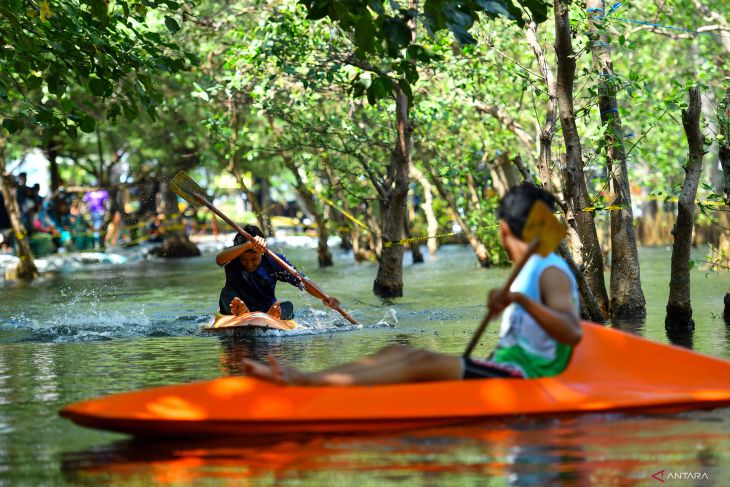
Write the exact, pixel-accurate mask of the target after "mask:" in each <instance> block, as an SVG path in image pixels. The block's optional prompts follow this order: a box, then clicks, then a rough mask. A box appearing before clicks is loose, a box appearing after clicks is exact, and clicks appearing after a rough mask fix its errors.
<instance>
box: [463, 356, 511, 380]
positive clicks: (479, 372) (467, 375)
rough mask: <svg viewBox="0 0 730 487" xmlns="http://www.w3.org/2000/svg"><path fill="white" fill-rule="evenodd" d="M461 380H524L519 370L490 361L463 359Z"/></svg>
mask: <svg viewBox="0 0 730 487" xmlns="http://www.w3.org/2000/svg"><path fill="white" fill-rule="evenodd" d="M461 360H462V365H463V369H462V370H463V371H464V372H463V373H462V377H461V378H462V379H524V378H525V376H524V375H522V372H520V370H519V369H516V368H514V367H510V366H509V365H506V364H500V363H497V362H493V361H491V360H479V359H471V358H463V359H461Z"/></svg>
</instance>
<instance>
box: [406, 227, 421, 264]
mask: <svg viewBox="0 0 730 487" xmlns="http://www.w3.org/2000/svg"><path fill="white" fill-rule="evenodd" d="M403 232H404V233H405V234H406V238H407V239H411V238H413V235H412V234H411V222H410V220H409V219H408V216H406V219H405V225H404V227H403ZM408 248H409V249H411V256H412V257H413V263H414V264H422V263H423V254H422V253H421V243H420V242H419V241H418V240H416V241H413V242H408Z"/></svg>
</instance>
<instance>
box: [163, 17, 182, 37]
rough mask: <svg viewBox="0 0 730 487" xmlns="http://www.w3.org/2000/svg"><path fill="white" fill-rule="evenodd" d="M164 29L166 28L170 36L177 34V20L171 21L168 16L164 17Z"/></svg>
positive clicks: (178, 28)
mask: <svg viewBox="0 0 730 487" xmlns="http://www.w3.org/2000/svg"><path fill="white" fill-rule="evenodd" d="M165 27H167V30H169V31H170V32H171V33H172V34H177V32H178V31H179V30H180V24H178V23H177V20H175V19H173V18H172V17H170V16H169V15H165Z"/></svg>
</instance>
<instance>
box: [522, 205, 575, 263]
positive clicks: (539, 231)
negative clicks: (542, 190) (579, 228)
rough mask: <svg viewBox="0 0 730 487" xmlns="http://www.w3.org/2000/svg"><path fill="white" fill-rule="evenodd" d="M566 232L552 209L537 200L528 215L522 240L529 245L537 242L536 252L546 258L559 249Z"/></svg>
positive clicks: (523, 228)
mask: <svg viewBox="0 0 730 487" xmlns="http://www.w3.org/2000/svg"><path fill="white" fill-rule="evenodd" d="M566 231H567V228H566V227H565V225H564V224H563V223H561V222H560V221H559V220H558V219H557V218H556V217H555V215H554V214H553V212H552V211H550V208H549V207H548V206H547V205H546V204H545V203H543V202H542V201H540V200H537V201H535V203H533V205H532V208H531V209H530V213H529V214H528V215H527V221H526V222H525V226H524V227H522V240H524V241H525V242H528V243H532V242H534V241H535V240H537V247H536V250H535V252H536V253H538V254H540V255H541V256H543V257H545V256H546V255H548V254H549V253H550V252H553V251H554V250H555V249H557V248H558V246H559V245H560V242H562V241H563V237H565V232H566Z"/></svg>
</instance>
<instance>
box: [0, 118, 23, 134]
mask: <svg viewBox="0 0 730 487" xmlns="http://www.w3.org/2000/svg"><path fill="white" fill-rule="evenodd" d="M22 126H23V125H22V124H21V123H20V122H19V121H18V120H15V119H13V118H6V119H5V120H3V128H4V129H5V130H7V131H8V132H9V133H11V134H14V133H15V132H17V131H18V130H20V129H21V127H22Z"/></svg>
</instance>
